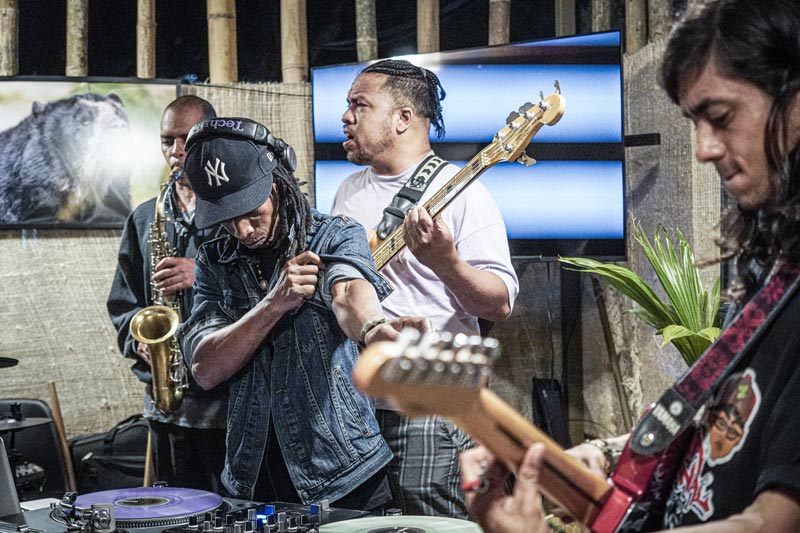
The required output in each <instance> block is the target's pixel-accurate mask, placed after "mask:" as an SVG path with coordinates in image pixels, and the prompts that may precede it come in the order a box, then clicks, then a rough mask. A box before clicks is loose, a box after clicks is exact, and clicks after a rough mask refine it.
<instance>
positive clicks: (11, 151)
mask: <svg viewBox="0 0 800 533" xmlns="http://www.w3.org/2000/svg"><path fill="white" fill-rule="evenodd" d="M128 137H129V127H128V115H127V113H126V112H125V108H124V105H123V103H122V100H121V99H120V98H119V96H117V95H116V94H114V93H109V94H107V95H105V96H103V95H98V94H91V93H87V94H81V95H77V96H71V97H68V98H63V99H61V100H56V101H53V102H50V103H48V104H46V105H45V104H42V103H40V102H34V104H33V108H32V112H31V114H30V115H29V116H28V117H26V118H25V119H23V120H22V121H21V122H20V123H19V124H17V125H16V126H14V127H12V128H9V129H7V130H5V131H3V132H0V224H21V223H37V222H38V223H42V222H44V223H65V222H81V223H83V222H89V223H119V224H121V223H123V222H124V221H125V218H126V217H127V215H128V213H129V212H130V197H129V196H130V195H129V189H130V184H129V177H130V165H128V164H125V161H124V155H125V151H126V148H127V147H126V142H127V141H128Z"/></svg>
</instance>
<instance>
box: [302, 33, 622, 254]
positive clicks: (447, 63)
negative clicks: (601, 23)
mask: <svg viewBox="0 0 800 533" xmlns="http://www.w3.org/2000/svg"><path fill="white" fill-rule="evenodd" d="M620 57H621V56H620V35H619V32H606V33H599V34H592V35H584V36H574V37H568V38H559V39H551V40H547V41H537V42H531V43H521V44H513V45H503V46H493V47H488V48H479V49H469V50H460V51H452V52H439V53H432V54H419V55H414V56H405V57H403V59H408V60H409V61H411V62H412V63H414V64H416V65H419V66H424V67H426V68H429V69H431V70H433V71H434V72H435V73H436V74H437V76H439V79H440V80H441V82H442V86H443V87H444V89H445V91H446V92H447V97H446V98H445V99H444V100H443V102H442V109H443V115H444V122H445V127H446V131H447V133H446V136H445V138H444V139H442V140H441V141H436V139H435V138H434V137H432V138H431V141H432V143H433V148H434V151H435V152H436V153H437V154H438V155H440V156H441V157H444V158H445V159H447V160H449V161H451V162H453V163H454V164H457V165H464V164H465V163H466V161H468V160H469V159H470V158H471V157H472V156H474V155H475V154H476V153H477V152H478V151H480V150H481V149H482V148H483V147H484V146H485V145H486V144H488V143H490V142H491V141H492V138H493V137H494V134H495V133H496V132H497V131H498V130H499V129H501V128H502V127H504V126H505V118H506V116H507V115H508V114H509V113H510V112H511V111H515V110H517V108H519V107H520V106H521V105H523V104H524V103H526V102H534V103H535V102H538V101H539V98H540V91H541V93H543V94H544V95H545V96H546V95H548V94H550V93H552V92H554V88H553V87H554V81H556V80H557V81H558V83H559V86H560V89H561V93H562V95H563V96H564V98H565V100H566V107H565V111H564V116H563V117H562V118H561V120H560V121H559V122H558V123H557V124H555V125H553V126H552V127H550V126H544V127H542V129H541V130H540V131H539V132H538V133H537V134H536V136H535V137H534V139H533V141H532V143H531V146H529V147H528V150H527V152H528V154H529V155H530V156H531V157H533V158H535V159H537V160H538V163H537V164H536V165H533V166H531V167H525V166H522V165H519V164H516V163H500V164H497V165H495V166H493V167H492V168H490V169H489V170H487V171H486V172H485V173H484V174H482V175H481V176H480V178H479V179H480V180H481V182H483V184H484V185H486V187H487V188H488V189H489V191H490V193H491V194H492V196H493V198H494V200H495V201H496V202H497V204H498V206H499V207H500V210H501V212H502V213H503V217H504V219H505V223H506V227H507V231H508V237H509V245H510V247H511V251H512V255H514V256H518V257H520V256H525V257H541V258H552V257H555V256H557V255H582V256H591V257H602V258H623V257H624V255H625V186H624V160H623V131H622V123H623V121H622V68H621V64H620ZM365 66H366V64H350V65H342V66H333V67H320V68H315V69H313V70H312V78H311V83H312V105H313V111H314V113H313V117H314V118H313V124H314V143H315V160H316V162H315V177H314V184H315V203H316V207H317V209H318V210H320V211H322V212H328V211H329V210H330V207H331V203H332V200H333V196H334V194H335V192H336V188H337V187H338V185H339V184H340V183H341V181H342V180H343V179H344V178H345V177H346V176H348V175H349V174H351V173H352V172H354V171H356V170H357V169H358V167H357V166H356V165H354V164H352V163H349V162H348V161H347V160H346V158H345V152H344V150H343V149H342V147H341V143H342V141H343V140H344V136H343V133H342V122H341V116H342V113H343V112H344V111H345V109H346V106H347V102H346V98H347V91H348V89H349V88H350V84H351V83H352V81H353V80H354V79H355V77H356V76H357V75H358V73H359V72H360V71H361V70H362V69H363V68H364V67H365Z"/></svg>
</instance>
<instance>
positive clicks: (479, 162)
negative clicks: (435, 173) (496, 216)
mask: <svg viewBox="0 0 800 533" xmlns="http://www.w3.org/2000/svg"><path fill="white" fill-rule="evenodd" d="M555 88H556V92H555V93H553V94H551V95H550V96H548V97H547V98H544V95H543V94H541V93H540V101H539V103H538V104H531V103H530V102H528V103H526V104H525V105H523V106H522V107H520V108H519V111H518V112H512V113H511V114H510V115H509V116H508V118H507V119H506V123H507V125H506V126H505V127H504V128H503V129H501V130H500V131H498V132H497V133H496V134H495V136H494V139H493V140H492V142H491V143H489V145H487V146H486V147H485V148H484V149H483V150H481V151H480V152H478V154H477V155H475V157H473V158H472V159H471V160H470V161H469V163H467V165H466V166H464V167H463V168H462V169H461V170H459V171H458V173H457V174H456V175H455V176H453V177H452V178H450V180H449V181H448V182H447V183H446V184H444V186H443V187H442V188H441V189H439V190H438V191H436V193H435V194H434V195H433V196H432V197H431V198H430V199H429V200H428V201H427V202H425V204H424V205H423V207H424V208H425V210H426V211H427V212H428V213H429V214H430V215H431V217H434V216H436V215H437V214H438V213H439V212H440V211H441V210H442V209H444V208H445V207H446V206H447V205H448V204H449V203H450V202H451V201H452V200H453V199H454V198H455V197H456V196H458V194H459V193H461V191H463V190H464V189H465V188H466V187H467V185H469V184H470V183H472V182H473V181H475V179H477V178H478V176H480V175H481V174H483V172H485V171H486V170H488V169H489V168H490V167H492V166H493V165H495V164H497V163H501V162H503V161H517V162H519V163H521V164H523V165H525V166H530V165H532V164H534V163H536V160H535V159H533V158H531V157H528V155H527V154H526V153H525V149H526V148H527V147H528V144H530V142H531V139H533V136H534V135H536V132H538V131H539V129H540V128H541V127H542V126H543V125H545V124H547V125H548V126H552V125H553V124H555V123H556V122H558V121H559V120H560V119H561V116H562V115H563V114H564V107H565V105H566V102H565V100H564V97H563V96H561V89H560V87H559V85H558V81H556V82H555ZM369 242H370V248H371V249H372V259H373V260H374V261H375V266H376V267H377V268H378V270H380V269H381V268H383V266H384V265H385V264H386V263H388V262H389V260H391V259H392V257H394V256H395V255H397V253H398V252H399V251H400V250H402V249H403V247H405V245H406V243H405V240H404V239H403V225H402V224H400V225H399V226H398V227H396V228H395V229H394V231H392V233H390V234H389V236H388V237H386V239H385V240H383V241H381V240H380V238H379V237H378V236H377V234H376V233H375V230H371V231H370V232H369Z"/></svg>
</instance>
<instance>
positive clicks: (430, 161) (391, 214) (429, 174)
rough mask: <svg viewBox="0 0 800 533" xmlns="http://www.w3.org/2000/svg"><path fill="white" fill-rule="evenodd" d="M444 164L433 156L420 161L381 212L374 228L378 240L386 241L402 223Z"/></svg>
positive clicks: (444, 162) (445, 162) (443, 161)
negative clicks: (380, 217)
mask: <svg viewBox="0 0 800 533" xmlns="http://www.w3.org/2000/svg"><path fill="white" fill-rule="evenodd" d="M446 164H447V161H445V160H444V159H442V158H440V157H438V156H435V155H433V154H431V155H429V156H428V157H426V158H425V159H423V160H422V163H420V164H419V166H418V167H417V168H416V170H414V173H413V174H411V177H410V178H408V181H407V182H406V183H405V185H403V187H402V188H401V189H400V190H399V191H397V194H395V195H394V198H392V202H391V203H390V204H389V205H388V206H387V207H386V209H384V210H383V219H381V221H380V223H379V224H378V227H377V228H376V232H377V234H378V238H380V239H381V240H382V241H383V240H386V238H387V237H389V235H391V234H392V232H393V231H394V230H395V229H396V228H397V227H398V226H399V225H400V224H402V223H403V220H405V218H406V215H408V212H409V211H411V209H412V208H413V207H414V206H415V205H417V203H418V202H419V199H420V198H422V195H423V194H424V193H425V190H426V189H427V188H428V185H430V184H431V183H432V182H433V179H434V178H435V177H436V176H437V175H438V174H439V172H440V171H441V170H442V169H443V168H444V166H445V165H446Z"/></svg>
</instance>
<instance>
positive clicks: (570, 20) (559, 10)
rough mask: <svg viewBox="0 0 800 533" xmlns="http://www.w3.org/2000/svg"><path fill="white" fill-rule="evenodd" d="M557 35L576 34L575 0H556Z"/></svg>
mask: <svg viewBox="0 0 800 533" xmlns="http://www.w3.org/2000/svg"><path fill="white" fill-rule="evenodd" d="M555 8H556V13H555V15H556V16H555V18H556V36H557V37H561V36H562V35H575V0H556V4H555Z"/></svg>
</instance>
